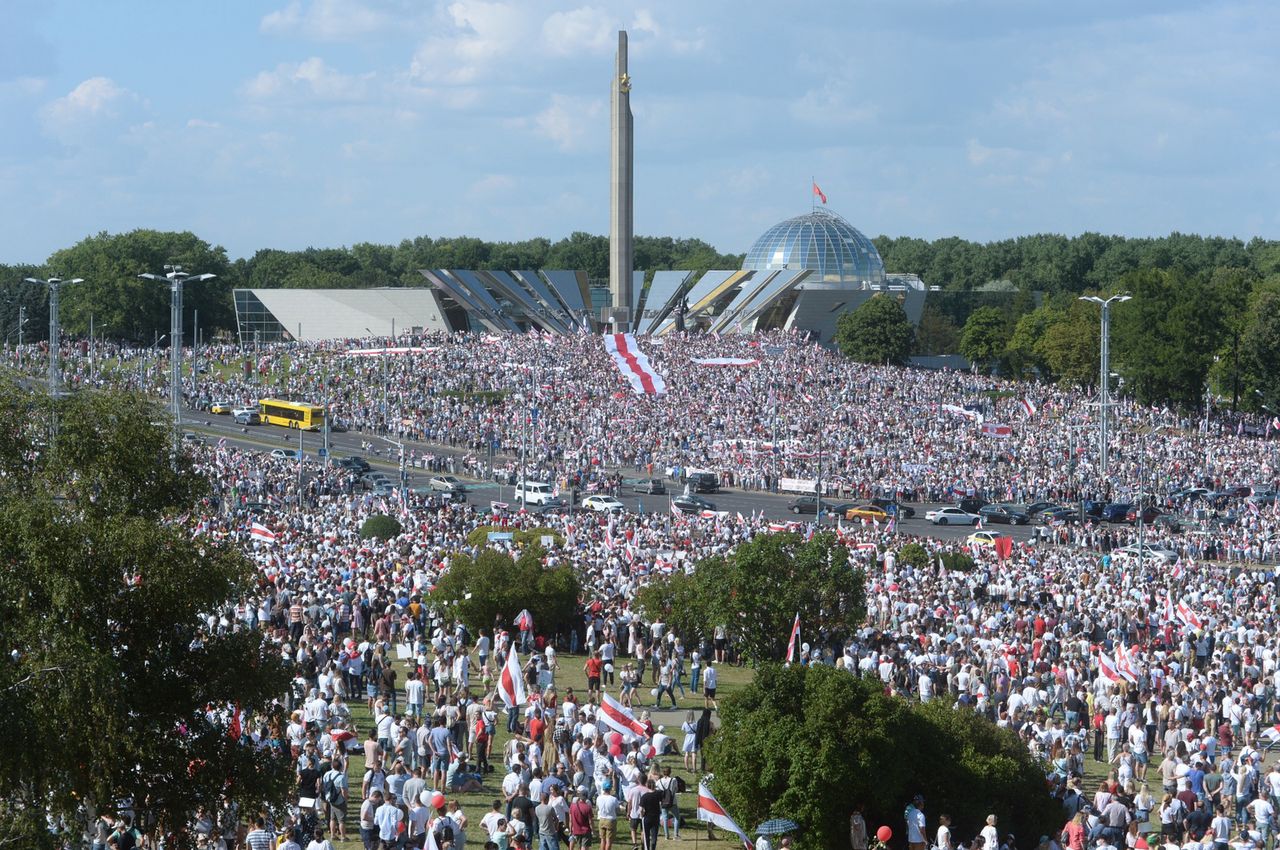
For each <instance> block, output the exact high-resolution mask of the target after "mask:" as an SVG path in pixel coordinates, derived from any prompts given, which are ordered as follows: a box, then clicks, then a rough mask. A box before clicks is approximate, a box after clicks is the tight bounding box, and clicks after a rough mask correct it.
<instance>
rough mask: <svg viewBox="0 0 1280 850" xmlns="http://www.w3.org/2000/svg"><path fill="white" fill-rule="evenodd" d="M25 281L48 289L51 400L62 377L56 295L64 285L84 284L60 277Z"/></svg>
mask: <svg viewBox="0 0 1280 850" xmlns="http://www.w3.org/2000/svg"><path fill="white" fill-rule="evenodd" d="M26 281H27V283H38V284H40V285H41V286H47V287H49V398H50V400H53V399H56V398H57V397H58V384H59V383H60V381H59V379H60V378H61V377H62V375H61V372H60V368H61V367H60V363H59V359H58V355H59V354H60V353H61V352H60V350H59V346H60V345H61V339H62V334H61V329H60V328H59V326H58V293H59V290H61V289H62V285H63V284H64V283H84V279H83V278H79V277H73V278H71V280H63V279H62V278H60V277H51V278H49V279H47V280H41V279H40V278H38V277H29V278H26Z"/></svg>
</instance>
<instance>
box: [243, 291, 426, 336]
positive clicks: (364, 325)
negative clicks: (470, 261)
mask: <svg viewBox="0 0 1280 850" xmlns="http://www.w3.org/2000/svg"><path fill="white" fill-rule="evenodd" d="M235 304H236V324H237V325H238V329H239V331H240V334H241V337H242V338H243V339H244V340H245V341H246V342H249V341H252V339H253V334H254V331H255V330H256V331H258V333H259V338H260V339H261V341H263V342H269V341H270V342H274V341H276V340H278V339H280V338H282V332H283V334H287V337H288V338H291V339H302V340H308V341H315V340H328V339H345V338H353V337H367V336H370V335H371V333H372V335H373V336H390V335H391V331H392V323H393V322H394V325H395V331H396V333H400V332H402V331H410V330H413V329H414V328H419V329H421V330H422V331H424V332H425V331H447V330H449V324H448V322H447V321H446V320H445V313H444V309H443V308H442V306H441V304H440V298H439V296H438V295H437V293H436V291H435V290H434V289H432V288H430V287H387V288H380V289H237V290H236V291H235Z"/></svg>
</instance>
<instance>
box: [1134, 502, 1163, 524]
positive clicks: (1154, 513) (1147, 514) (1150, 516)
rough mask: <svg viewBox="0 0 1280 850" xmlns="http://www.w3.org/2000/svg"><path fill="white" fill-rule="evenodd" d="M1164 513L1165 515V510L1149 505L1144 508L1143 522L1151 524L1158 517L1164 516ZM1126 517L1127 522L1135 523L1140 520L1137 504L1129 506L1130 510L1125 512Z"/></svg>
mask: <svg viewBox="0 0 1280 850" xmlns="http://www.w3.org/2000/svg"><path fill="white" fill-rule="evenodd" d="M1164 515H1165V514H1164V511H1162V510H1160V509H1159V508H1157V507H1155V506H1154V505H1147V506H1146V507H1145V508H1143V509H1142V522H1143V524H1144V525H1151V524H1152V523H1154V522H1155V521H1156V518H1157V517H1162V516H1164ZM1124 519H1125V522H1132V523H1135V524H1136V523H1137V522H1138V507H1137V505H1135V506H1133V507H1131V508H1129V512H1128V513H1127V514H1125V517H1124Z"/></svg>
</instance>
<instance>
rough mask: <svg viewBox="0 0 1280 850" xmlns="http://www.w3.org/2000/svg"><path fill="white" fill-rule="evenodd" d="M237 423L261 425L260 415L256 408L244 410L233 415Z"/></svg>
mask: <svg viewBox="0 0 1280 850" xmlns="http://www.w3.org/2000/svg"><path fill="white" fill-rule="evenodd" d="M235 419H236V424H237V425H261V424H262V417H261V416H259V415H258V411H256V410H245V411H242V412H240V413H237V414H236V416H235Z"/></svg>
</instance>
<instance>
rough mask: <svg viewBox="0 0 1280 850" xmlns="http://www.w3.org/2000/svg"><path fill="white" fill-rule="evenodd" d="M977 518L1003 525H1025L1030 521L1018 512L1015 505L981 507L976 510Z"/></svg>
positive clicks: (1029, 518)
mask: <svg viewBox="0 0 1280 850" xmlns="http://www.w3.org/2000/svg"><path fill="white" fill-rule="evenodd" d="M978 516H980V517H982V518H983V519H984V520H987V521H989V522H998V523H1003V524H1005V525H1026V524H1027V523H1028V522H1030V521H1031V517H1029V516H1027V515H1026V514H1025V513H1023V512H1022V511H1020V510H1018V509H1017V506H1016V505H983V506H982V507H980V508H978Z"/></svg>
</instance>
